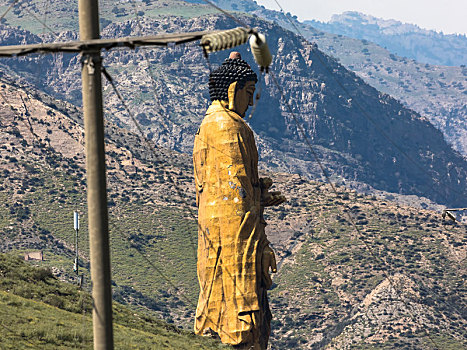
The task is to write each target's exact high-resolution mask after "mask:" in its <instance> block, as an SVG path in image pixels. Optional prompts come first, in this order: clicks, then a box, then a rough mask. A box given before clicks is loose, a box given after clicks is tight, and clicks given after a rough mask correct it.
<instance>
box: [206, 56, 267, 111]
mask: <svg viewBox="0 0 467 350" xmlns="http://www.w3.org/2000/svg"><path fill="white" fill-rule="evenodd" d="M257 81H258V77H257V75H256V73H255V72H254V71H253V70H252V69H251V68H250V65H249V64H248V63H247V62H246V61H244V60H242V58H241V55H240V53H239V52H235V51H234V52H231V53H230V56H229V58H227V59H226V60H225V61H224V62H223V63H222V65H221V66H220V67H219V68H217V69H215V70H214V71H212V73H211V74H210V76H209V95H210V96H211V101H215V100H219V101H225V102H227V103H228V106H229V109H230V110H232V111H234V112H236V113H238V114H239V115H240V116H242V117H244V116H245V112H246V110H247V109H248V106H252V105H253V95H254V92H255V84H256V82H257Z"/></svg>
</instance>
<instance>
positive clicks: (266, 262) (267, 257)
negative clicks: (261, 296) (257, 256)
mask: <svg viewBox="0 0 467 350" xmlns="http://www.w3.org/2000/svg"><path fill="white" fill-rule="evenodd" d="M269 268H271V271H272V272H274V273H275V272H277V264H276V255H275V254H274V252H273V251H272V249H271V247H270V246H266V247H265V248H264V250H263V256H262V260H261V269H262V271H263V276H262V277H263V282H264V285H265V287H266V289H269V288H271V286H272V280H271V276H270V275H269Z"/></svg>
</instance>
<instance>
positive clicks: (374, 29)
mask: <svg viewBox="0 0 467 350" xmlns="http://www.w3.org/2000/svg"><path fill="white" fill-rule="evenodd" d="M303 23H305V24H308V25H310V26H312V27H314V28H316V29H318V30H322V31H324V32H328V33H332V34H341V35H345V36H347V37H351V38H354V39H364V40H368V41H372V42H374V43H376V44H378V45H379V46H381V47H384V48H386V49H387V50H388V51H390V52H391V53H393V54H396V55H398V56H401V57H407V58H410V59H414V60H415V61H417V62H419V63H429V64H432V65H437V66H460V65H465V64H466V62H467V37H466V36H465V35H455V34H443V33H439V32H436V31H434V30H427V29H422V28H420V27H418V26H416V25H414V24H409V23H402V22H400V21H396V20H391V19H387V20H386V19H382V18H377V17H374V16H370V15H366V14H363V13H359V12H353V11H348V12H344V13H342V14H339V15H333V16H332V18H331V20H330V21H329V22H320V21H304V22H303Z"/></svg>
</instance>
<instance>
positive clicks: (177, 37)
mask: <svg viewBox="0 0 467 350" xmlns="http://www.w3.org/2000/svg"><path fill="white" fill-rule="evenodd" d="M219 32H220V31H218V30H211V31H201V32H189V33H174V34H162V35H151V36H137V37H127V38H117V39H93V40H85V41H67V42H63V43H45V44H32V45H9V46H0V57H13V56H24V55H28V54H31V53H51V52H82V51H99V50H101V49H106V50H110V49H113V48H116V47H128V48H131V49H134V48H135V47H138V46H168V45H169V44H175V45H180V44H184V43H188V42H192V41H196V40H200V39H201V38H202V37H203V36H205V35H208V34H214V33H219Z"/></svg>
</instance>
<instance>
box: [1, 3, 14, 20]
mask: <svg viewBox="0 0 467 350" xmlns="http://www.w3.org/2000/svg"><path fill="white" fill-rule="evenodd" d="M18 1H19V0H13V2H12V3H11V4H10V6H8V8H7V9H6V11H5V12H4V13H3V14H2V15H1V16H0V23H1V21H2V19H3V18H5V16H6V15H7V14H8V12H10V10H11V9H12V8H13V7H14V6H15V5H16V3H17V2H18Z"/></svg>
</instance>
